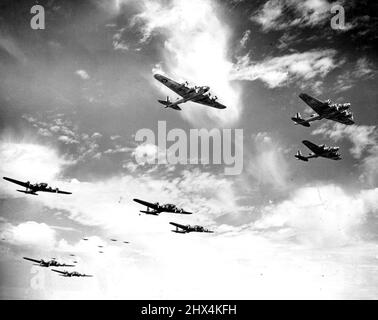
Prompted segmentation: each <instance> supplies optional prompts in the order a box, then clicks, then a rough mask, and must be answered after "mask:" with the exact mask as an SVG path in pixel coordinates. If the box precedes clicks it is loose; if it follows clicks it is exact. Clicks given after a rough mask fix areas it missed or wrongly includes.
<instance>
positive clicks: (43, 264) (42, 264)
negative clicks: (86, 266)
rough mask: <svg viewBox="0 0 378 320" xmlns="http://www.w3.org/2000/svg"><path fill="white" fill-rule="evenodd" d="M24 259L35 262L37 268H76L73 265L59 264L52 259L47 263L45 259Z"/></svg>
mask: <svg viewBox="0 0 378 320" xmlns="http://www.w3.org/2000/svg"><path fill="white" fill-rule="evenodd" d="M23 259H25V260H28V261H32V262H35V263H37V264H36V265H37V266H40V267H45V268H48V267H74V265H72V264H65V263H59V262H58V261H56V260H55V259H51V260H47V261H45V260H43V259H41V260H36V259H31V258H27V257H23Z"/></svg>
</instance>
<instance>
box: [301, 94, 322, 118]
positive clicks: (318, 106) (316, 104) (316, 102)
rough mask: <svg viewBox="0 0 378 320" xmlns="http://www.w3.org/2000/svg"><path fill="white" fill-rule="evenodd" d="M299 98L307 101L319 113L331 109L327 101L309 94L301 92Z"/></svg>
mask: <svg viewBox="0 0 378 320" xmlns="http://www.w3.org/2000/svg"><path fill="white" fill-rule="evenodd" d="M299 98H301V99H302V100H303V101H304V102H306V104H307V105H308V106H309V107H311V109H313V110H314V111H315V112H316V113H318V114H319V115H322V114H323V113H325V112H326V111H327V110H328V109H329V107H328V105H327V104H326V103H324V102H322V101H319V100H318V99H315V98H313V97H310V96H309V95H308V94H305V93H301V94H300V95H299Z"/></svg>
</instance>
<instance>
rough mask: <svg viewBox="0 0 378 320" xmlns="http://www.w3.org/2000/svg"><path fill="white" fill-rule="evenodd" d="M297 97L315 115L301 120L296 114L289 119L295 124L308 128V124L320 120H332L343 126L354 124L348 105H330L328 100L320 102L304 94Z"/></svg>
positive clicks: (299, 115)
mask: <svg viewBox="0 0 378 320" xmlns="http://www.w3.org/2000/svg"><path fill="white" fill-rule="evenodd" d="M299 97H300V98H301V99H302V100H303V101H304V102H306V104H307V105H308V106H310V107H311V109H313V110H314V111H315V112H316V114H313V115H312V116H311V117H310V118H308V119H303V118H302V117H301V114H300V113H299V112H298V113H297V114H296V115H295V117H293V118H291V120H293V121H294V122H295V124H300V125H302V126H304V127H310V122H312V121H315V120H321V119H328V120H333V121H336V122H340V123H342V124H345V125H352V124H354V119H353V113H352V112H350V111H349V110H348V109H349V108H350V103H332V102H331V100H329V99H328V100H327V101H325V102H322V101H319V100H318V99H316V98H313V97H310V96H309V95H307V94H305V93H301V94H300V95H299Z"/></svg>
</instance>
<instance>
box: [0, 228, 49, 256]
mask: <svg viewBox="0 0 378 320" xmlns="http://www.w3.org/2000/svg"><path fill="white" fill-rule="evenodd" d="M1 231H2V232H1V234H2V236H4V237H6V239H7V242H9V243H11V244H13V245H17V246H23V247H29V248H32V249H33V250H34V249H40V250H43V249H44V250H50V249H52V248H54V246H55V244H56V232H55V230H54V229H52V228H51V227H49V226H48V225H47V224H45V223H37V222H35V221H27V222H23V223H20V224H19V225H16V226H14V225H11V224H6V225H5V226H3V227H2V230H1Z"/></svg>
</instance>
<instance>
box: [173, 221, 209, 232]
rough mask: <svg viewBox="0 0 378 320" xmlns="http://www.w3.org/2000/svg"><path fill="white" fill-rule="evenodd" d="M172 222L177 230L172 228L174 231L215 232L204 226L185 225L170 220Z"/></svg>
mask: <svg viewBox="0 0 378 320" xmlns="http://www.w3.org/2000/svg"><path fill="white" fill-rule="evenodd" d="M170 224H171V225H173V226H175V227H176V230H172V232H175V233H189V232H207V233H214V231H210V230H208V229H206V228H204V227H202V226H191V225H189V224H188V225H186V226H185V225H182V224H179V223H176V222H170ZM179 229H180V230H179Z"/></svg>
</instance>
